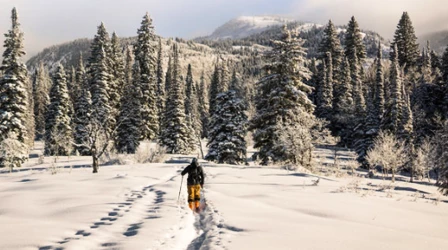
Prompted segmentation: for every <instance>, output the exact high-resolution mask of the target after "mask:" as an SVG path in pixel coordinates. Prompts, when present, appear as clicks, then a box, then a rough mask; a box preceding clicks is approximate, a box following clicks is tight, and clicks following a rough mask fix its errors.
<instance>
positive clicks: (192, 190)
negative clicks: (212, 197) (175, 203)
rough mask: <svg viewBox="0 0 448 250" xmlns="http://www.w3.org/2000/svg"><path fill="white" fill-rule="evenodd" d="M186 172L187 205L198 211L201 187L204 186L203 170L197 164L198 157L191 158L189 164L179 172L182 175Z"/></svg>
mask: <svg viewBox="0 0 448 250" xmlns="http://www.w3.org/2000/svg"><path fill="white" fill-rule="evenodd" d="M187 173H188V179H187V189H188V207H190V209H191V210H193V211H196V212H199V203H200V201H201V188H202V187H203V186H204V171H203V170H202V167H201V166H199V163H198V159H196V158H193V160H192V161H191V164H190V165H188V166H187V167H186V168H185V169H184V170H183V171H182V173H181V174H182V176H184V175H185V174H187Z"/></svg>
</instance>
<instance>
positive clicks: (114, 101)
mask: <svg viewBox="0 0 448 250" xmlns="http://www.w3.org/2000/svg"><path fill="white" fill-rule="evenodd" d="M110 61H111V72H110V76H111V80H110V82H109V85H110V86H109V88H110V91H109V97H110V106H111V108H112V115H113V116H114V118H115V117H117V116H118V112H119V110H120V98H121V96H122V95H123V86H124V85H125V83H124V82H125V75H124V74H125V62H124V59H123V52H122V48H121V46H120V41H119V39H118V36H117V34H116V33H115V32H113V33H112V39H111V54H110Z"/></svg>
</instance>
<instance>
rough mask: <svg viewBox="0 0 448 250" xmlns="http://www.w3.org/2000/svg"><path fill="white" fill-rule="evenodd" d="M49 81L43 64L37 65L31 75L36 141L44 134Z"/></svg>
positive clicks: (48, 100)
mask: <svg viewBox="0 0 448 250" xmlns="http://www.w3.org/2000/svg"><path fill="white" fill-rule="evenodd" d="M50 87H51V79H50V76H49V75H48V72H47V71H46V69H45V67H44V65H43V63H40V64H39V67H38V68H37V69H36V72H35V73H34V75H33V97H34V119H35V125H36V128H35V131H36V140H41V139H42V138H43V136H44V133H45V114H46V112H47V108H48V105H49V104H50V97H49V95H48V94H49V92H50Z"/></svg>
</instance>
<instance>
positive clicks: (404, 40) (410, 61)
mask: <svg viewBox="0 0 448 250" xmlns="http://www.w3.org/2000/svg"><path fill="white" fill-rule="evenodd" d="M395 45H396V46H397V50H395V49H394V47H395ZM396 52H397V53H398V62H399V64H400V66H404V67H405V70H406V72H407V70H408V69H409V68H410V67H413V66H416V65H417V60H418V58H419V54H420V53H419V50H418V44H417V36H415V31H414V27H413V26H412V22H411V19H410V17H409V15H408V13H407V12H403V15H402V16H401V19H400V21H399V22H398V25H397V29H396V31H395V35H394V40H393V41H392V44H391V53H390V57H391V60H393V59H394V58H395V53H396Z"/></svg>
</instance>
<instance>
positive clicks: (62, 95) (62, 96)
mask: <svg viewBox="0 0 448 250" xmlns="http://www.w3.org/2000/svg"><path fill="white" fill-rule="evenodd" d="M69 112H70V97H69V94H68V89H67V80H66V76H65V71H64V67H63V66H62V65H61V64H59V65H58V67H57V69H56V72H55V73H54V76H53V85H52V86H51V90H50V106H49V107H48V111H47V115H46V124H45V155H56V156H60V155H69V154H70V153H71V150H70V149H71V142H72V139H73V134H72V133H73V131H72V128H71V127H70V125H71V118H70V115H69Z"/></svg>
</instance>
